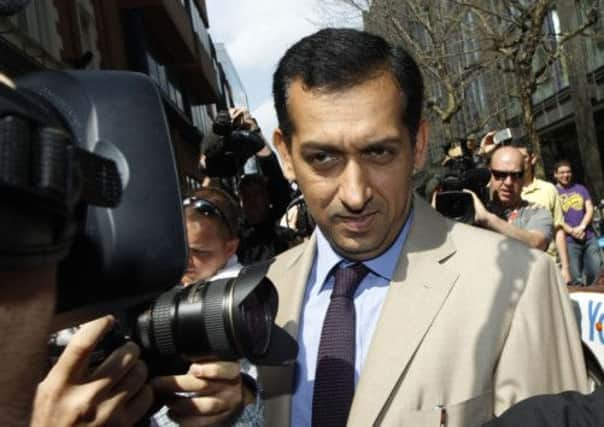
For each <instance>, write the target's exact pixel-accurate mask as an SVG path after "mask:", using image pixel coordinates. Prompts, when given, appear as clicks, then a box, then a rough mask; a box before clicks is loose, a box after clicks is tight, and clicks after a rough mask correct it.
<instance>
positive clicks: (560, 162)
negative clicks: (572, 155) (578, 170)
mask: <svg viewBox="0 0 604 427" xmlns="http://www.w3.org/2000/svg"><path fill="white" fill-rule="evenodd" d="M561 166H568V167H569V168H570V170H571V171H572V170H573V167H572V165H571V164H570V162H569V161H568V160H566V159H560V160H558V161H557V162H556V163H555V164H554V172H558V169H559V168H560V167H561Z"/></svg>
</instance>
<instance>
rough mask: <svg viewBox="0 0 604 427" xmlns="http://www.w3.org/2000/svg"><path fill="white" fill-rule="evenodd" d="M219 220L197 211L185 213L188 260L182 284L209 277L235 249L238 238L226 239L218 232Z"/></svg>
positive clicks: (223, 263) (224, 262) (222, 265)
mask: <svg viewBox="0 0 604 427" xmlns="http://www.w3.org/2000/svg"><path fill="white" fill-rule="evenodd" d="M219 226H220V220H218V219H217V218H213V217H207V216H203V215H201V214H197V213H188V215H187V240H188V242H189V261H188V264H187V270H186V272H185V275H184V277H183V279H182V282H183V283H184V284H189V283H193V282H196V281H198V280H203V279H209V278H210V277H212V276H213V275H214V274H216V272H217V271H218V270H220V269H221V268H222V267H224V265H225V264H226V263H227V261H228V259H229V258H230V257H231V255H233V254H234V253H235V251H236V250H237V245H238V240H237V239H232V240H227V239H225V238H224V237H223V236H221V234H220V232H219Z"/></svg>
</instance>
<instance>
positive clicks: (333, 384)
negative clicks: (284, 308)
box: [312, 263, 369, 427]
mask: <svg viewBox="0 0 604 427" xmlns="http://www.w3.org/2000/svg"><path fill="white" fill-rule="evenodd" d="M368 272H369V270H368V269H367V268H366V267H365V266H364V265H363V264H360V263H356V264H353V265H350V266H348V267H345V268H342V267H339V268H337V269H336V272H335V284H334V286H333V291H332V292H331V302H330V303H329V307H328V308H327V314H326V315H325V321H324V322H323V330H322V331H321V342H320V344H319V356H318V357H317V371H316V373H315V387H314V388H315V390H314V394H313V399H312V425H313V427H323V426H325V427H328V426H329V427H339V426H345V425H346V420H347V419H348V413H349V412H350V406H351V405H352V397H353V396H354V357H355V354H354V353H355V351H354V348H355V345H354V341H355V339H354V338H355V337H354V331H355V314H354V301H353V296H354V292H355V290H356V288H357V286H358V285H359V283H361V280H363V278H364V277H365V276H366V275H367V273H368Z"/></svg>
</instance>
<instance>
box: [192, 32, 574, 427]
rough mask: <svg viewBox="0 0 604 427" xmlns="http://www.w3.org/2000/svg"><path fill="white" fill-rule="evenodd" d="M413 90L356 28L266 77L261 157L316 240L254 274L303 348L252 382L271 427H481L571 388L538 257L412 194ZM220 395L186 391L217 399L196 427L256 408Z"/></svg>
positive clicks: (405, 67) (563, 298) (549, 272)
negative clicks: (297, 203)
mask: <svg viewBox="0 0 604 427" xmlns="http://www.w3.org/2000/svg"><path fill="white" fill-rule="evenodd" d="M422 92H423V83H422V77H421V73H420V71H419V69H418V67H417V64H416V63H415V62H414V60H413V59H412V58H411V57H410V56H409V55H408V53H407V52H405V51H404V50H402V49H400V48H394V47H391V46H389V45H388V44H387V43H386V42H385V41H384V40H383V39H381V38H379V37H376V36H372V35H369V34H367V33H364V32H359V31H355V30H343V29H340V30H337V29H328V30H322V31H319V32H318V33H316V34H313V35H311V36H308V37H306V38H304V39H302V40H301V41H299V42H298V43H296V44H295V45H294V46H292V47H291V48H290V49H289V50H288V51H287V52H286V54H285V56H284V57H283V58H282V60H281V61H280V63H279V66H278V68H277V71H276V72H275V76H274V84H273V93H274V97H275V106H276V109H277V115H278V118H279V129H277V130H276V131H275V135H274V143H275V146H276V147H277V149H278V150H279V153H280V155H281V158H282V160H283V166H284V171H285V174H286V176H287V177H288V178H289V179H291V180H296V182H297V183H298V185H299V187H300V188H301V190H302V193H303V195H304V198H305V200H306V203H307V204H308V209H309V211H310V213H311V214H312V217H313V219H314V220H315V222H316V223H317V225H318V227H317V229H316V230H315V232H314V234H313V235H312V237H311V238H310V239H309V241H308V242H306V243H304V244H302V245H300V246H297V247H295V248H293V249H291V250H289V251H288V252H286V253H284V254H282V255H280V256H279V257H277V259H276V261H275V262H274V263H273V265H272V266H271V269H270V271H269V274H268V275H269V277H270V278H271V280H272V281H273V282H274V283H275V285H276V286H277V288H278V291H279V312H278V315H277V323H278V324H280V325H281V326H283V327H284V328H285V329H286V330H287V331H288V332H289V333H290V334H291V335H292V337H294V338H295V339H297V341H298V344H299V347H300V351H299V354H298V358H297V363H296V365H295V366H290V367H279V368H276V367H259V378H258V385H259V389H260V390H261V392H260V396H261V398H262V399H263V400H264V412H263V415H264V422H265V424H266V425H268V426H287V425H292V426H296V427H298V426H307V425H313V426H322V425H329V426H339V425H345V424H347V425H349V426H368V425H392V426H401V425H402V426H412V427H422V426H427V427H432V426H439V425H441V426H444V425H446V426H449V427H452V426H479V425H481V424H482V423H484V422H486V421H488V420H489V419H491V418H492V417H493V415H498V414H500V413H501V412H503V411H504V410H505V409H507V408H508V407H510V406H511V405H513V404H514V403H515V402H517V401H519V400H522V399H524V398H526V397H529V396H532V395H535V394H541V393H554V392H559V391H562V390H569V389H575V390H580V391H584V390H585V388H586V385H585V382H586V381H585V379H586V374H585V369H584V364H583V358H582V354H581V348H580V341H579V336H578V329H577V325H576V322H575V320H574V318H573V314H572V312H571V309H570V304H569V300H568V297H567V295H566V290H565V288H564V287H563V286H562V283H561V281H560V277H559V275H558V273H557V271H556V268H555V266H554V264H553V263H552V262H551V260H550V259H549V258H548V257H547V256H546V255H544V254H543V253H541V252H539V251H537V250H531V249H529V248H527V247H526V246H524V245H523V244H521V243H520V242H518V241H515V240H513V239H509V238H506V237H503V236H501V235H498V234H495V233H493V232H490V231H485V230H482V229H479V228H475V227H470V226H467V225H463V224H458V223H454V222H452V221H449V220H447V219H445V218H443V217H442V216H441V215H440V214H438V213H437V212H436V211H434V210H433V209H432V208H431V207H429V206H428V205H427V204H426V203H425V202H423V201H422V200H420V199H419V198H416V197H414V196H413V194H412V190H411V175H412V173H413V170H414V169H415V168H419V167H421V166H422V163H423V159H424V156H425V151H426V147H427V140H428V127H427V123H426V122H425V121H424V120H423V119H422V115H421V110H422V102H423V93H422ZM349 268H350V269H349ZM342 270H346V271H347V272H350V271H353V270H354V271H355V273H354V274H348V273H345V274H341V273H342ZM357 270H358V271H361V270H362V274H359V276H358V277H356V275H357V273H356V271H357ZM353 276H355V280H352V279H350V277H353ZM342 277H345V278H342ZM353 281H354V282H355V284H354V285H353V286H352V287H345V286H348V285H350V283H351V282H353ZM343 284H346V285H343ZM355 286H356V287H355ZM351 289H352V291H351ZM342 319H348V320H347V321H346V322H343V321H342ZM334 325H336V326H334ZM342 337H345V338H346V339H344V340H342ZM334 343H335V344H334ZM202 365H203V364H202ZM212 366H213V368H212V369H214V370H215V371H219V368H220V366H223V365H222V364H221V363H217V364H215V365H212ZM325 366H329V367H330V368H329V369H327V370H326V369H325ZM231 367H232V365H231ZM217 379H219V378H217ZM229 379H230V380H231V382H230V383H229V382H228V381H225V382H223V384H230V385H233V384H235V385H236V386H237V390H244V391H245V389H246V387H245V386H244V387H243V388H241V387H242V386H241V383H240V382H238V383H234V382H233V378H229V377H228V376H227V375H225V380H229ZM229 390H230V391H229V393H230V396H231V397H233V396H234V399H233V398H225V397H224V393H225V389H224V388H223V389H221V388H220V387H219V384H218V385H217V384H212V386H211V387H210V386H209V385H208V382H207V381H205V382H204V383H203V384H201V385H200V388H199V390H198V392H199V391H202V392H205V394H204V396H208V395H212V396H214V397H213V398H212V407H211V409H209V406H204V407H202V406H197V414H196V415H197V416H198V418H197V420H196V421H197V423H198V424H199V425H201V424H203V422H204V419H209V420H216V418H215V417H216V416H217V415H216V414H220V415H219V416H220V417H221V419H225V418H226V417H227V416H229V415H233V413H234V410H233V408H237V407H240V406H241V402H242V401H245V402H246V403H251V405H248V407H246V413H247V412H248V409H249V407H250V406H254V405H256V409H258V410H259V408H260V406H261V405H259V403H258V402H256V403H253V402H251V401H250V399H249V398H244V396H249V393H247V392H241V391H236V392H233V390H232V387H231V388H230V389H229ZM185 391H195V390H193V389H192V388H189V389H186V390H185ZM233 400H235V401H233ZM342 414H343V416H342ZM204 417H206V418H204ZM212 417H214V418H212ZM256 420H257V419H256Z"/></svg>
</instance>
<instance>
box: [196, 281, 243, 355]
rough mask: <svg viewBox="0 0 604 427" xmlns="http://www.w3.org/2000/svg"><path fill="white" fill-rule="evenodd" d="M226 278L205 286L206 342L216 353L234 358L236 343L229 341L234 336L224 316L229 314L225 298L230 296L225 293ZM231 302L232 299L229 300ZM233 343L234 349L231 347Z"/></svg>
mask: <svg viewBox="0 0 604 427" xmlns="http://www.w3.org/2000/svg"><path fill="white" fill-rule="evenodd" d="M228 283H229V281H228V280H225V281H222V282H217V283H213V284H212V285H211V286H207V288H206V295H205V304H206V307H205V319H204V320H205V325H206V333H207V336H208V342H209V344H210V347H211V348H212V349H213V350H214V351H215V352H216V354H218V355H220V356H222V357H225V358H236V357H237V353H236V351H234V350H236V349H237V350H238V348H237V347H238V345H237V344H238V343H235V342H232V343H231V342H230V339H233V341H234V338H235V337H233V336H232V335H233V331H232V330H231V325H230V322H228V321H227V319H226V318H225V316H228V315H231V313H228V312H229V310H228V309H227V308H226V307H225V304H226V305H227V306H228V305H229V303H228V301H225V299H228V298H231V296H230V295H228V294H227V293H226V288H227V284H228ZM231 303H232V301H231ZM233 345H235V347H236V349H234V348H233Z"/></svg>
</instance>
